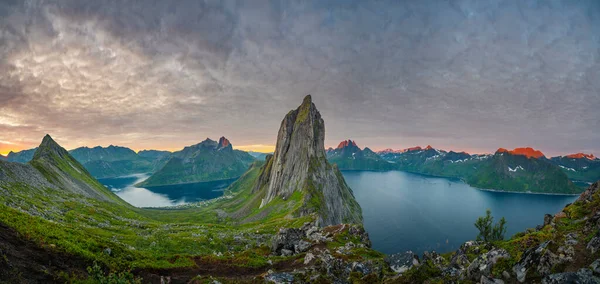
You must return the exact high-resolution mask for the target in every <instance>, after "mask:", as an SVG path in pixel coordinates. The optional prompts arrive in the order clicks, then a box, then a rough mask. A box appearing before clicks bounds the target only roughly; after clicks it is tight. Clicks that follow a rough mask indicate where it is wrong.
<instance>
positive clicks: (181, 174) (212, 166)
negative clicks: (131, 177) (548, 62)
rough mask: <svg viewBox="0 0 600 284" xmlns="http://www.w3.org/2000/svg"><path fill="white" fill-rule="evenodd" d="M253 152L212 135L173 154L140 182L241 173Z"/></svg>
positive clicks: (185, 180)
mask: <svg viewBox="0 0 600 284" xmlns="http://www.w3.org/2000/svg"><path fill="white" fill-rule="evenodd" d="M254 160H255V159H254V157H252V156H251V155H250V154H248V153H246V152H244V151H240V150H233V147H232V145H231V143H230V142H229V140H227V138H225V137H221V138H220V139H219V141H218V142H217V141H214V140H211V139H209V138H207V139H206V140H204V141H202V142H201V143H199V144H196V145H192V146H189V147H185V148H184V149H183V150H181V151H178V152H174V153H173V154H171V155H170V159H169V160H168V162H167V163H166V164H165V165H164V166H163V167H162V168H161V169H160V170H158V171H156V172H155V173H154V174H153V175H152V176H150V177H149V178H148V179H147V180H145V181H144V182H142V183H140V184H139V186H146V187H151V186H160V185H169V184H181V183H194V182H205V181H213V180H222V179H232V178H237V177H239V176H241V175H242V174H243V173H244V172H246V170H248V167H249V166H250V164H252V162H254Z"/></svg>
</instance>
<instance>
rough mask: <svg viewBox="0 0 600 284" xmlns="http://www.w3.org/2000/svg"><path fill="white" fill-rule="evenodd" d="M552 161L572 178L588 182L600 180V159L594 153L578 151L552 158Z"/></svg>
mask: <svg viewBox="0 0 600 284" xmlns="http://www.w3.org/2000/svg"><path fill="white" fill-rule="evenodd" d="M550 162H552V163H553V164H555V165H557V166H559V167H560V169H561V170H562V171H563V172H564V173H566V174H567V176H568V177H569V178H570V179H572V180H575V181H582V182H588V183H592V182H595V181H597V180H600V159H598V158H596V157H594V155H586V154H583V153H577V154H572V155H567V156H558V157H552V158H550Z"/></svg>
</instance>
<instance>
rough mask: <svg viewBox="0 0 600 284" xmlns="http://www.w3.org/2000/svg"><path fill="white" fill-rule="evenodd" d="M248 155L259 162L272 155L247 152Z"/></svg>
mask: <svg viewBox="0 0 600 284" xmlns="http://www.w3.org/2000/svg"><path fill="white" fill-rule="evenodd" d="M248 154H250V156H252V157H254V158H256V159H257V160H259V161H264V160H265V159H266V158H267V155H270V154H271V155H272V154H273V153H261V152H253V151H248Z"/></svg>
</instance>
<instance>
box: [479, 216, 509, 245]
mask: <svg viewBox="0 0 600 284" xmlns="http://www.w3.org/2000/svg"><path fill="white" fill-rule="evenodd" d="M475 228H477V230H479V234H478V235H477V240H478V241H485V242H494V241H501V240H504V234H505V233H506V220H505V219H504V217H502V218H500V221H499V222H498V223H496V224H495V225H494V217H492V211H491V210H490V209H488V210H486V211H485V216H484V217H479V218H477V220H476V221H475Z"/></svg>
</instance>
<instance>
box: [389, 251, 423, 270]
mask: <svg viewBox="0 0 600 284" xmlns="http://www.w3.org/2000/svg"><path fill="white" fill-rule="evenodd" d="M385 262H386V263H387V264H389V266H390V268H391V269H392V270H393V271H394V272H396V273H398V274H402V273H404V272H405V271H407V270H409V269H411V268H412V267H413V266H417V265H419V257H418V256H416V255H415V254H414V253H413V252H412V251H407V252H401V253H395V254H392V255H388V256H386V257H385Z"/></svg>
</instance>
